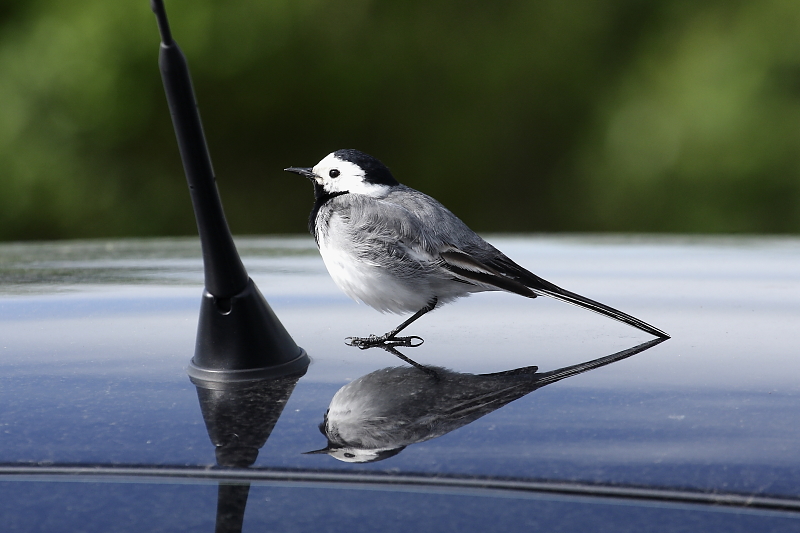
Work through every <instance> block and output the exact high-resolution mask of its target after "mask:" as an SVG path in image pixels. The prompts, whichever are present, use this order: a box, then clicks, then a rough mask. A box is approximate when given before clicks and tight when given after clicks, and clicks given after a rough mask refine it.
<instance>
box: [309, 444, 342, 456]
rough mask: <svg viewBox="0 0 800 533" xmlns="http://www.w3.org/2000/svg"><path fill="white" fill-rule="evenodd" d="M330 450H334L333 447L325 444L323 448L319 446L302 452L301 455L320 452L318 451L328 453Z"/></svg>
mask: <svg viewBox="0 0 800 533" xmlns="http://www.w3.org/2000/svg"><path fill="white" fill-rule="evenodd" d="M331 450H335V448H331V447H330V446H325V447H324V448H321V449H319V450H312V451H310V452H303V455H315V454H320V453H328V452H330V451H331Z"/></svg>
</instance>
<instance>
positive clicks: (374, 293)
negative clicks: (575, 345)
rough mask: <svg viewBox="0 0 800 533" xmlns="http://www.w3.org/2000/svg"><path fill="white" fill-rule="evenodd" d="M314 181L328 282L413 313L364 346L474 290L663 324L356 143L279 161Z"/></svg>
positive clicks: (315, 216) (316, 225) (313, 223)
mask: <svg viewBox="0 0 800 533" xmlns="http://www.w3.org/2000/svg"><path fill="white" fill-rule="evenodd" d="M286 170H287V171H289V172H294V173H297V174H300V175H302V176H305V177H307V178H309V179H310V180H311V181H312V182H313V184H314V197H315V203H314V208H313V210H312V212H311V216H310V218H309V230H310V231H311V233H312V235H314V239H315V240H316V242H317V245H318V246H319V250H320V254H321V255H322V259H323V261H324V262H325V266H326V267H327V269H328V272H329V273H330V275H331V277H332V278H333V280H334V282H335V283H336V284H337V285H338V286H339V287H340V288H341V289H342V290H343V291H344V292H345V293H346V294H347V295H348V296H350V297H351V298H353V299H355V300H358V301H362V302H364V303H365V304H367V305H369V306H370V307H373V308H374V309H377V310H379V311H383V312H386V311H389V312H393V313H415V314H414V315H413V316H412V317H411V318H410V319H408V320H406V321H405V322H403V323H402V324H400V326H398V327H397V328H395V329H394V330H392V331H390V332H388V333H386V334H385V335H382V336H380V337H376V336H371V337H369V338H364V339H362V338H354V339H351V343H352V344H353V345H356V346H359V347H362V348H363V347H369V346H375V345H379V344H381V343H384V342H387V341H395V342H402V341H406V342H410V339H412V338H413V337H405V338H400V337H397V336H396V335H397V333H399V332H400V331H401V330H402V329H404V328H405V327H406V326H408V325H409V324H410V323H411V322H413V321H414V320H416V319H417V318H419V317H420V316H422V315H423V314H425V313H426V312H428V311H431V310H432V309H434V308H436V307H438V306H441V305H443V304H446V303H448V302H452V301H453V300H456V299H457V298H461V297H463V296H468V295H470V294H471V293H474V292H483V291H499V290H504V291H508V292H513V293H516V294H519V295H521V296H526V297H528V298H536V297H537V296H550V297H552V298H556V299H558V300H562V301H564V302H567V303H571V304H574V305H577V306H579V307H583V308H585V309H589V310H591V311H595V312H597V313H600V314H602V315H605V316H608V317H610V318H613V319H615V320H619V321H620V322H624V323H626V324H629V325H631V326H633V327H636V328H639V329H641V330H643V331H646V332H648V333H650V334H652V335H655V336H657V337H662V338H667V337H669V335H667V334H666V333H665V332H663V331H661V330H659V329H657V328H655V327H653V326H651V325H649V324H647V323H645V322H643V321H642V320H639V319H638V318H635V317H633V316H630V315H628V314H626V313H623V312H622V311H618V310H616V309H614V308H611V307H608V306H607V305H604V304H601V303H599V302H595V301H594V300H590V299H588V298H585V297H583V296H580V295H578V294H575V293H572V292H569V291H567V290H564V289H562V288H561V287H558V286H556V285H554V284H552V283H550V282H549V281H546V280H544V279H542V278H540V277H539V276H537V275H535V274H533V273H531V272H529V271H528V270H526V269H524V268H523V267H521V266H519V265H518V264H516V263H515V262H514V261H512V260H511V259H509V258H508V257H506V256H505V255H504V254H503V253H502V252H500V251H499V250H498V249H496V248H495V247H494V246H492V245H491V244H489V243H487V242H486V241H484V240H483V239H482V238H481V237H480V236H478V234H477V233H475V232H474V231H472V230H471V229H469V227H467V225H466V224H464V223H463V222H462V221H461V220H460V219H459V218H458V217H456V216H455V215H454V214H453V213H451V212H450V211H449V210H448V209H447V208H445V207H444V206H443V205H442V204H440V203H439V202H438V201H436V200H435V199H433V198H431V197H430V196H428V195H426V194H423V193H421V192H419V191H416V190H414V189H412V188H410V187H406V186H405V185H401V184H400V183H399V182H398V181H397V180H395V178H394V176H392V173H391V172H390V171H389V169H388V168H386V166H385V165H383V163H381V162H380V161H379V160H377V159H375V158H374V157H372V156H369V155H367V154H365V153H363V152H359V151H358V150H337V151H336V152H333V153H331V154H329V155H327V156H326V157H325V158H324V159H322V160H321V161H320V162H319V163H317V165H316V166H314V167H313V168H296V167H290V168H287V169H286Z"/></svg>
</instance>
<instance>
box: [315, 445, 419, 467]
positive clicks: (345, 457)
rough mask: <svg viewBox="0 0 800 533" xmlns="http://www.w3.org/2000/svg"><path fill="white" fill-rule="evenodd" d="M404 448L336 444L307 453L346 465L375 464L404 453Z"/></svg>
mask: <svg viewBox="0 0 800 533" xmlns="http://www.w3.org/2000/svg"><path fill="white" fill-rule="evenodd" d="M404 448H405V446H400V447H399V448H380V449H374V450H371V449H363V448H347V447H339V446H336V445H335V444H332V443H328V446H326V447H325V448H322V449H321V450H314V451H311V452H305V453H306V454H317V453H325V454H328V455H330V456H331V457H333V458H334V459H338V460H340V461H344V462H345V463H374V462H375V461H383V460H384V459H388V458H389V457H393V456H395V455H397V454H398V453H400V452H402V451H403V449H404Z"/></svg>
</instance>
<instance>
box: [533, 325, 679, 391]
mask: <svg viewBox="0 0 800 533" xmlns="http://www.w3.org/2000/svg"><path fill="white" fill-rule="evenodd" d="M665 340H667V338H666V337H662V338H658V339H653V340H651V341H648V342H645V343H643V344H640V345H639V346H634V347H633V348H628V349H627V350H622V351H621V352H617V353H614V354H611V355H607V356H605V357H601V358H599V359H595V360H593V361H588V362H586V363H580V364H578V365H572V366H565V367H564V368H559V369H558V370H552V371H550V372H544V373H542V374H538V376H539V384H540V386H544V385H549V384H550V383H555V382H556V381H561V380H562V379H565V378H568V377H572V376H575V375H578V374H582V373H583V372H586V371H588V370H594V369H595V368H599V367H601V366H605V365H609V364H611V363H614V362H616V361H620V360H622V359H625V358H627V357H630V356H632V355H636V354H637V353H640V352H643V351H645V350H648V349H650V348H652V347H653V346H655V345H656V344H661V343H662V342H664V341H665Z"/></svg>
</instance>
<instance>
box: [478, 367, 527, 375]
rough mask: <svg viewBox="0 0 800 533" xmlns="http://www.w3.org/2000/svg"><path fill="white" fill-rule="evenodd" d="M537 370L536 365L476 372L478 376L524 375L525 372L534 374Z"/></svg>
mask: <svg viewBox="0 0 800 533" xmlns="http://www.w3.org/2000/svg"><path fill="white" fill-rule="evenodd" d="M537 370H539V367H538V366H526V367H523V368H515V369H514V370H503V371H502V372H492V373H491V374H478V375H479V376H486V377H488V376H524V375H526V374H535V373H536V371H537Z"/></svg>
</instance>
